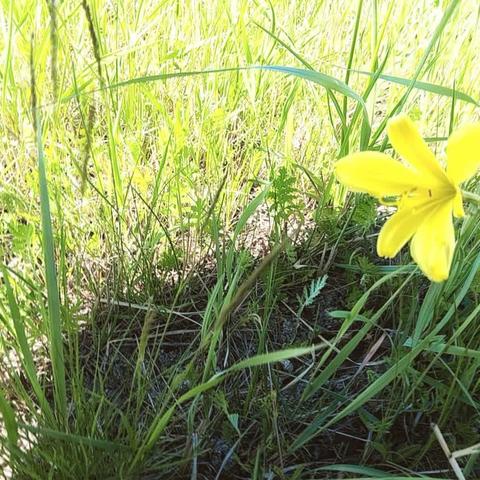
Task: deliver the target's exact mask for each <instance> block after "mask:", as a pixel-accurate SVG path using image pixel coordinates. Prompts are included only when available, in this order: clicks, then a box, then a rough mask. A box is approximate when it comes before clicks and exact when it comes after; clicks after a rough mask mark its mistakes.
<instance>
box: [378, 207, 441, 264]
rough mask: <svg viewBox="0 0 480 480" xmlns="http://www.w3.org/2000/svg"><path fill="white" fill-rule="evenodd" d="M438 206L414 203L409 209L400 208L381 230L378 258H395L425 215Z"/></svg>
mask: <svg viewBox="0 0 480 480" xmlns="http://www.w3.org/2000/svg"><path fill="white" fill-rule="evenodd" d="M437 206H438V202H423V203H418V202H417V204H413V202H412V203H411V204H410V205H409V206H408V207H406V208H400V209H399V210H398V211H397V212H396V213H395V214H393V215H392V216H391V217H390V218H389V219H388V220H387V221H386V222H385V225H384V226H383V227H382V229H381V230H380V235H379V236H378V240H377V253H378V256H379V257H387V258H393V257H395V255H397V253H398V252H399V251H400V250H401V248H402V247H403V246H404V245H405V244H406V243H407V242H408V241H409V240H410V239H411V238H412V236H413V235H414V233H415V232H416V231H417V230H418V228H419V226H420V224H421V223H422V220H423V219H424V218H425V215H428V212H429V211H431V210H432V208H433V209H434V208H436V207H437Z"/></svg>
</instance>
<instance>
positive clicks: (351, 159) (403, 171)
mask: <svg viewBox="0 0 480 480" xmlns="http://www.w3.org/2000/svg"><path fill="white" fill-rule="evenodd" d="M335 175H336V177H337V179H338V181H339V182H341V183H343V184H344V185H346V186H347V187H349V188H350V189H351V190H354V191H356V192H365V193H369V194H371V195H373V196H375V197H380V198H381V197H387V196H394V195H401V194H402V193H405V192H407V191H410V190H412V189H415V188H417V187H418V185H419V182H420V179H419V178H418V175H417V174H416V173H415V172H414V171H413V170H411V169H409V168H407V167H406V166H405V165H402V164H401V163H400V162H397V161H396V160H394V159H393V158H391V157H389V156H388V155H385V154H384V153H380V152H359V153H353V154H352V155H348V156H346V157H344V158H342V159H340V160H339V161H338V162H337V163H336V164H335Z"/></svg>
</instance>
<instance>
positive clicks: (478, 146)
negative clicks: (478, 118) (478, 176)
mask: <svg viewBox="0 0 480 480" xmlns="http://www.w3.org/2000/svg"><path fill="white" fill-rule="evenodd" d="M447 160H448V164H447V174H448V176H449V177H450V178H451V179H452V181H453V182H454V183H456V184H459V183H461V182H464V181H465V180H467V179H469V178H470V177H471V176H472V175H474V174H475V172H476V171H477V169H478V167H479V166H480V123H471V124H470V125H465V126H464V127H461V128H459V129H458V130H456V131H455V132H453V133H452V134H451V135H450V138H449V139H448V144H447Z"/></svg>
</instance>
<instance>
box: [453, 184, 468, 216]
mask: <svg viewBox="0 0 480 480" xmlns="http://www.w3.org/2000/svg"><path fill="white" fill-rule="evenodd" d="M453 215H454V216H455V217H457V218H462V217H464V216H465V210H464V209H463V198H462V192H461V191H460V189H457V193H456V194H455V198H454V199H453Z"/></svg>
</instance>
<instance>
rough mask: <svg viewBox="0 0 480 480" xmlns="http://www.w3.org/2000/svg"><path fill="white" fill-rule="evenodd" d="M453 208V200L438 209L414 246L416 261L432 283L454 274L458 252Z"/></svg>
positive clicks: (420, 231)
mask: <svg viewBox="0 0 480 480" xmlns="http://www.w3.org/2000/svg"><path fill="white" fill-rule="evenodd" d="M452 208H453V202H452V201H449V202H445V203H442V204H440V205H439V206H438V207H437V208H435V209H434V210H433V211H432V213H431V214H430V215H429V216H428V217H427V218H426V219H425V220H424V221H423V222H422V223H421V225H420V227H419V228H418V230H417V232H416V233H415V235H414V236H413V239H412V241H411V243H410V253H411V255H412V257H413V259H414V260H415V262H417V264H418V266H419V267H420V269H421V270H422V272H423V273H424V274H425V275H426V276H427V277H428V278H429V279H430V280H431V281H432V282H442V281H443V280H446V279H447V278H448V274H449V272H450V266H451V264H452V258H453V253H454V251H455V232H454V229H453V219H452Z"/></svg>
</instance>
